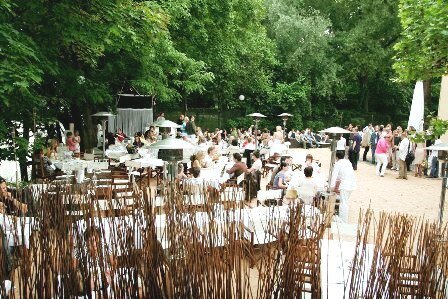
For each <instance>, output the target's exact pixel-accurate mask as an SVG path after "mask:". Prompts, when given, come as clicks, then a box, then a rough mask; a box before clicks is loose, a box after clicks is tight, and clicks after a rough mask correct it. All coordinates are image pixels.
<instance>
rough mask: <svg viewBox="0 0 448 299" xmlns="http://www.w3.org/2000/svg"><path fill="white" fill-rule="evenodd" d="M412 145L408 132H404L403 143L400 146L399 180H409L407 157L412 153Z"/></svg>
mask: <svg viewBox="0 0 448 299" xmlns="http://www.w3.org/2000/svg"><path fill="white" fill-rule="evenodd" d="M410 147H411V144H410V142H409V139H408V132H407V131H403V133H401V142H400V146H399V147H398V156H397V161H398V171H399V172H398V177H397V179H404V180H407V179H408V167H407V166H406V156H407V155H408V153H409V151H410Z"/></svg>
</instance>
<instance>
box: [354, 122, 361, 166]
mask: <svg viewBox="0 0 448 299" xmlns="http://www.w3.org/2000/svg"><path fill="white" fill-rule="evenodd" d="M361 141H362V138H361V135H359V132H358V127H355V128H353V158H352V165H353V170H358V161H359V151H360V150H361Z"/></svg>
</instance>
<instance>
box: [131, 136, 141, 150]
mask: <svg viewBox="0 0 448 299" xmlns="http://www.w3.org/2000/svg"><path fill="white" fill-rule="evenodd" d="M132 145H133V146H135V147H137V148H141V147H142V146H143V142H142V139H141V138H140V136H138V135H135V137H134V143H133V144H132Z"/></svg>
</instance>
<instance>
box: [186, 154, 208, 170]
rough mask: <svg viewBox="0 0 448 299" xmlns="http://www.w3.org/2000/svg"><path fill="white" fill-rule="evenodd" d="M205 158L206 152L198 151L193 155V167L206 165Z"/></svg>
mask: <svg viewBox="0 0 448 299" xmlns="http://www.w3.org/2000/svg"><path fill="white" fill-rule="evenodd" d="M204 158H205V152H203V151H198V152H197V153H196V154H194V155H192V156H191V158H190V160H191V162H192V165H191V167H192V168H194V167H197V168H199V169H200V168H203V167H205V162H204Z"/></svg>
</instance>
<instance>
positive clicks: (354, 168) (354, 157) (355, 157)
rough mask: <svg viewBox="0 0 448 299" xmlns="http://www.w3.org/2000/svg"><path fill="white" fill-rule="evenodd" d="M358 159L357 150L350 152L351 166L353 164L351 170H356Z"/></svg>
mask: <svg viewBox="0 0 448 299" xmlns="http://www.w3.org/2000/svg"><path fill="white" fill-rule="evenodd" d="M358 161H359V152H355V151H353V152H352V160H351V162H352V166H353V170H357V169H358Z"/></svg>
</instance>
